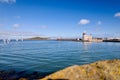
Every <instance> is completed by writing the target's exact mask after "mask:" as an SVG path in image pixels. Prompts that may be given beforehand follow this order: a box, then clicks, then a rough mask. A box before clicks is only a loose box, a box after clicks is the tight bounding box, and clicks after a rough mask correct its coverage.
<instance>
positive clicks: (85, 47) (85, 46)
mask: <svg viewBox="0 0 120 80" xmlns="http://www.w3.org/2000/svg"><path fill="white" fill-rule="evenodd" d="M91 44H92V42H83V50H84V51H86V52H87V51H89V45H91Z"/></svg>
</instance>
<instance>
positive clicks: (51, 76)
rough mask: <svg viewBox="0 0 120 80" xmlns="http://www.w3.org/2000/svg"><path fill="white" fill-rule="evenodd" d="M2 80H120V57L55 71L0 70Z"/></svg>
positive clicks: (0, 79)
mask: <svg viewBox="0 0 120 80" xmlns="http://www.w3.org/2000/svg"><path fill="white" fill-rule="evenodd" d="M0 80H120V59H114V60H104V61H98V62H94V63H91V64H85V65H80V66H79V65H73V66H70V67H68V68H65V69H63V70H60V71H57V72H55V73H39V72H32V73H28V72H27V71H20V72H17V71H15V70H8V71H5V70H0Z"/></svg>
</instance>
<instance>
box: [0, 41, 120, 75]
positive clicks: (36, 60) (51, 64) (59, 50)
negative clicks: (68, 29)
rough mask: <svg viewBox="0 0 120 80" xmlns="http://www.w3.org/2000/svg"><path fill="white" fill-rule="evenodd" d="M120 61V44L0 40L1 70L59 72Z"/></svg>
mask: <svg viewBox="0 0 120 80" xmlns="http://www.w3.org/2000/svg"><path fill="white" fill-rule="evenodd" d="M111 59H120V43H119V42H74V41H55V40H35V41H11V42H10V43H9V44H4V43H3V41H0V70H12V69H14V70H17V71H24V70H26V71H29V72H33V71H38V72H48V73H52V72H56V71H58V70H61V69H64V68H66V67H68V66H72V65H84V64H89V63H92V62H96V61H100V60H111Z"/></svg>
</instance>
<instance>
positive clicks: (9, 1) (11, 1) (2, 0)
mask: <svg viewBox="0 0 120 80" xmlns="http://www.w3.org/2000/svg"><path fill="white" fill-rule="evenodd" d="M15 2H16V0H0V3H15Z"/></svg>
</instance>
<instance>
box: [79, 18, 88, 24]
mask: <svg viewBox="0 0 120 80" xmlns="http://www.w3.org/2000/svg"><path fill="white" fill-rule="evenodd" d="M88 23H90V20H88V19H81V20H80V21H79V23H78V24H81V25H85V24H88Z"/></svg>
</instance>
